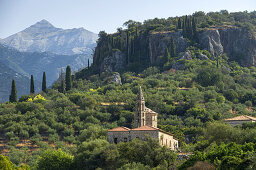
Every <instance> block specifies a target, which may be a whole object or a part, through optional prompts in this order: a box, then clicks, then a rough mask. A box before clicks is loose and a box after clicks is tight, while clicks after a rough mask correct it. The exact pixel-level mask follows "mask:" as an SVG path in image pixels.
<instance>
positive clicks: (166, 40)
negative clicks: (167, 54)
mask: <svg viewBox="0 0 256 170" xmlns="http://www.w3.org/2000/svg"><path fill="white" fill-rule="evenodd" d="M171 37H172V38H173V40H174V43H175V47H176V53H177V54H179V53H180V52H183V51H185V50H186V48H187V47H188V46H189V43H188V42H187V40H186V39H185V38H183V36H182V34H181V32H180V31H178V32H163V33H153V34H151V35H150V37H149V56H150V61H151V63H155V62H157V59H158V58H159V56H162V55H163V54H164V51H165V49H166V48H167V47H169V45H170V40H171Z"/></svg>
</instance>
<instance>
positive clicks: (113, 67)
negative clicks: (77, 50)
mask: <svg viewBox="0 0 256 170" xmlns="http://www.w3.org/2000/svg"><path fill="white" fill-rule="evenodd" d="M125 58H126V57H125V54H123V53H121V52H120V51H115V52H113V53H112V55H109V56H106V57H105V58H104V60H103V62H102V64H101V72H105V71H107V72H114V71H120V70H123V69H124V67H125Z"/></svg>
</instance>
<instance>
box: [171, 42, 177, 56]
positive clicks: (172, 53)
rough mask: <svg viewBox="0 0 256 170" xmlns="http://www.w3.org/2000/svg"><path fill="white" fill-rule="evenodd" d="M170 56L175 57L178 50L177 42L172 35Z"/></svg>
mask: <svg viewBox="0 0 256 170" xmlns="http://www.w3.org/2000/svg"><path fill="white" fill-rule="evenodd" d="M170 56H171V57H175V56H176V52H175V43H174V40H173V38H172V37H171V43H170Z"/></svg>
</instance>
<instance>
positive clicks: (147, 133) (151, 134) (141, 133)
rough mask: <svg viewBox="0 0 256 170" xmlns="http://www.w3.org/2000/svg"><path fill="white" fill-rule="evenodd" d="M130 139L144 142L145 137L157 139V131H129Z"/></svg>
mask: <svg viewBox="0 0 256 170" xmlns="http://www.w3.org/2000/svg"><path fill="white" fill-rule="evenodd" d="M130 135H131V139H135V138H139V139H142V140H144V139H145V138H146V136H149V137H151V138H155V139H158V130H155V131H153V130H143V131H142V130H140V131H133V130H131V131H130Z"/></svg>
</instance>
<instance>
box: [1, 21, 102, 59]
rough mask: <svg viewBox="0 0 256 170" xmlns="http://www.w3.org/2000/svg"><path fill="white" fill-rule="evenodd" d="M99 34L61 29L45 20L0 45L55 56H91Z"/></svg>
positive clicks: (81, 29)
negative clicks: (48, 53) (49, 53)
mask: <svg viewBox="0 0 256 170" xmlns="http://www.w3.org/2000/svg"><path fill="white" fill-rule="evenodd" d="M97 38H98V36H97V34H95V33H93V32H91V31H88V30H86V29H84V28H73V29H61V28H56V27H54V26H53V25H52V24H51V23H50V22H48V21H47V20H45V19H43V20H41V21H39V22H37V23H35V24H33V25H31V26H30V27H28V28H26V29H25V30H23V31H20V32H18V33H16V34H13V35H11V36H9V37H7V38H4V39H0V43H2V44H4V45H7V46H10V47H13V48H15V49H17V50H19V51H22V52H52V53H55V54H65V55H73V54H91V53H92V48H94V47H95V46H96V40H97Z"/></svg>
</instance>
